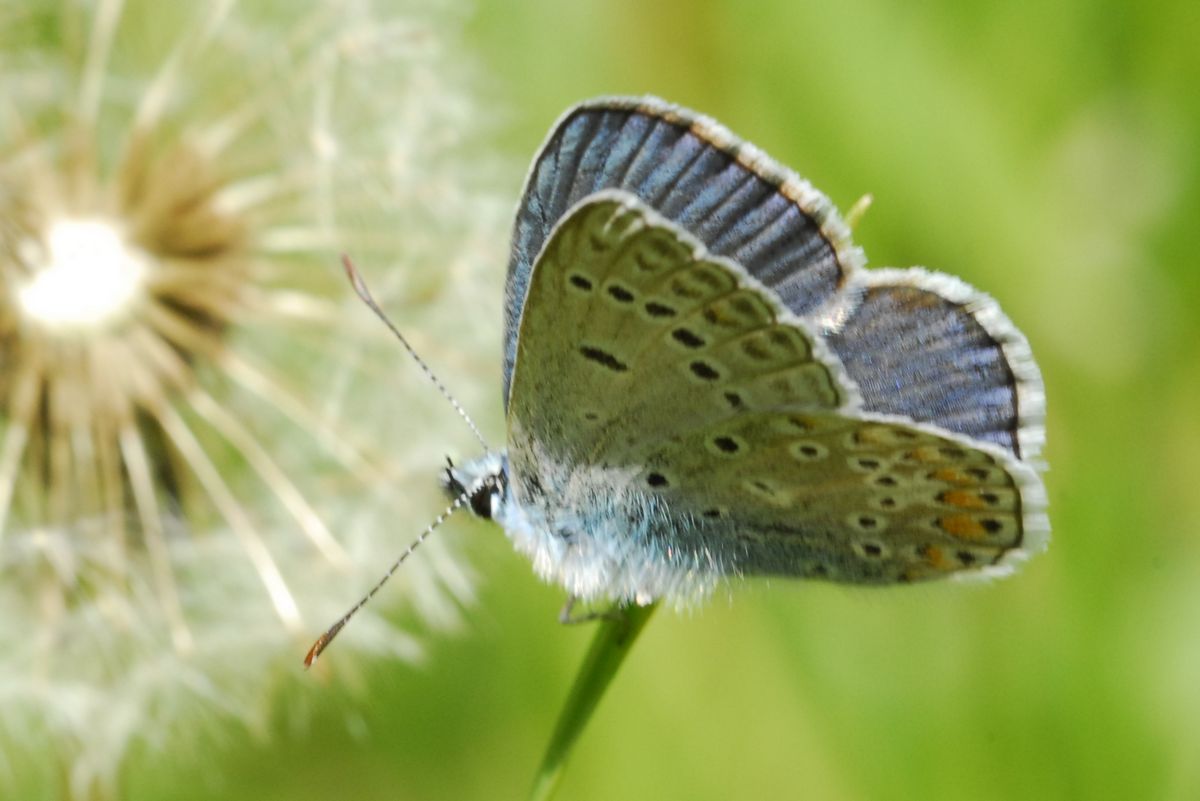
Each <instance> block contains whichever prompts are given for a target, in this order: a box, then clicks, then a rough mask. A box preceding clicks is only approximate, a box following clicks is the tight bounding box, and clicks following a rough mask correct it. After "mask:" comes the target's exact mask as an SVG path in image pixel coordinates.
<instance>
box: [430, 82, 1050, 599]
mask: <svg viewBox="0 0 1200 801" xmlns="http://www.w3.org/2000/svg"><path fill="white" fill-rule="evenodd" d="M503 378H504V385H503V390H504V405H505V411H506V419H507V429H508V431H507V448H506V449H505V450H503V451H495V452H489V453H486V454H485V455H483V456H482V457H480V458H478V459H476V460H474V461H472V462H469V463H466V464H463V465H461V466H458V467H453V466H452V467H450V468H449V469H448V470H447V473H446V476H445V484H446V485H447V488H448V489H449V490H450V491H451V493H452V494H455V493H465V494H466V496H468V497H469V499H470V505H471V508H472V509H473V510H474V511H475V512H476V513H477V514H479V515H481V516H483V517H488V518H491V519H492V520H495V521H496V522H498V523H499V524H500V525H501V526H502V527H503V528H504V530H505V531H506V532H507V534H508V536H509V537H510V539H511V540H512V542H513V544H514V545H515V547H516V548H517V549H518V550H519V551H521V552H522V553H524V554H526V555H527V556H528V557H529V558H530V559H531V560H532V562H533V566H534V569H535V571H536V572H537V573H538V574H539V575H540V576H541V577H542V578H544V579H546V580H548V581H550V582H554V583H557V584H560V585H561V586H563V587H564V588H565V589H566V591H567V593H569V595H570V596H571V597H572V598H575V599H580V600H583V601H596V600H612V601H615V602H617V603H624V604H628V603H636V604H642V605H644V604H649V603H651V602H654V601H658V600H665V601H668V602H672V603H675V604H676V605H685V604H688V603H692V602H694V601H695V600H696V599H699V598H702V597H703V596H705V595H706V594H707V593H709V592H710V591H711V590H712V588H713V587H714V586H716V585H717V584H718V583H719V582H721V581H723V580H725V579H726V578H728V577H731V576H753V575H774V576H789V577H797V578H810V579H826V580H830V581H837V582H846V583H853V584H896V583H906V582H915V581H922V580H926V579H934V578H939V577H943V576H960V575H980V574H983V575H998V574H1004V573H1007V572H1009V571H1010V570H1011V569H1012V567H1013V566H1014V565H1015V564H1016V563H1018V562H1019V561H1021V560H1022V559H1024V558H1026V557H1027V556H1028V555H1029V554H1031V553H1034V552H1036V551H1038V550H1039V549H1041V548H1043V547H1044V545H1045V543H1046V541H1047V538H1048V533H1049V522H1048V517H1047V515H1046V500H1045V492H1044V489H1043V484H1042V481H1041V478H1040V475H1039V471H1040V467H1041V465H1040V462H1039V461H1038V452H1039V450H1040V448H1041V446H1042V444H1043V440H1044V428H1043V420H1044V408H1045V402H1044V391H1043V384H1042V380H1041V376H1040V373H1039V371H1038V368H1037V365H1036V363H1035V361H1034V359H1033V356H1032V353H1031V351H1030V348H1029V344H1028V342H1027V340H1026V339H1025V337H1024V336H1023V335H1022V334H1021V333H1020V332H1019V331H1018V330H1017V328H1016V327H1015V326H1014V325H1013V324H1012V323H1011V322H1010V321H1009V320H1008V318H1007V317H1006V316H1005V315H1004V314H1003V313H1002V312H1001V311H1000V308H999V306H998V305H997V304H996V303H995V302H994V301H993V300H992V299H991V298H989V297H988V296H987V295H985V294H983V293H981V292H979V291H978V290H976V289H974V288H972V287H970V286H968V285H967V284H965V283H963V282H962V281H960V280H959V279H957V278H954V277H952V276H949V275H944V274H941V273H934V272H928V271H926V270H923V269H919V268H911V269H905V270H896V269H873V270H869V271H868V270H866V269H865V268H864V257H863V254H862V251H861V250H860V249H859V248H857V247H855V246H854V245H853V244H852V243H851V240H850V234H849V231H848V229H847V227H846V225H845V224H844V222H843V221H842V220H841V219H840V218H839V217H838V215H837V212H836V211H835V210H834V208H833V205H832V204H831V203H830V201H829V200H828V199H827V198H826V197H825V196H824V195H822V194H821V193H820V192H818V191H817V190H816V189H814V188H813V187H812V186H811V185H810V184H809V183H808V182H807V181H805V180H803V179H801V178H799V177H798V176H797V175H796V174H795V173H793V172H791V171H790V170H788V169H786V168H784V167H782V166H780V165H779V164H777V163H776V162H774V161H773V160H772V159H770V158H769V157H768V156H767V155H765V154H764V153H763V152H762V151H760V150H758V149H757V148H756V147H754V146H753V145H751V144H749V143H746V142H743V141H741V140H740V139H738V138H737V137H736V136H734V135H733V134H732V133H730V132H729V131H728V130H727V129H725V128H724V127H722V126H721V125H720V124H718V123H717V122H715V121H713V120H711V119H709V118H707V117H704V116H701V115H698V114H696V113H694V112H692V111H689V110H687V109H684V108H681V107H679V106H676V105H672V104H670V103H667V102H664V101H662V100H659V99H656V98H652V97H644V98H600V99H596V100H591V101H587V102H584V103H582V104H580V105H578V106H576V107H574V108H572V109H570V110H569V111H567V112H566V114H565V115H564V116H563V117H562V118H561V119H560V120H559V121H558V123H557V124H556V125H555V126H554V128H553V129H552V131H551V132H550V135H549V137H548V139H547V140H546V142H545V144H544V145H543V146H542V148H541V150H540V152H539V153H538V154H537V156H536V158H535V159H534V162H533V165H532V168H531V170H530V172H529V175H528V178H527V180H526V183H525V188H524V192H523V195H522V198H521V201H520V205H519V207H518V209H517V213H516V220H515V224H514V229H513V241H512V255H511V260H510V262H509V265H508V274H507V283H506V289H505V331H504V371H503Z"/></svg>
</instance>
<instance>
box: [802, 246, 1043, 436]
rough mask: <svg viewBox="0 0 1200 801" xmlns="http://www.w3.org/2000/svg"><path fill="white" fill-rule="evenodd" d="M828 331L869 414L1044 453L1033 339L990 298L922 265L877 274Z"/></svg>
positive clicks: (866, 277)
mask: <svg viewBox="0 0 1200 801" xmlns="http://www.w3.org/2000/svg"><path fill="white" fill-rule="evenodd" d="M856 282H857V283H859V284H861V285H862V293H861V302H860V303H859V305H858V306H856V307H855V309H854V310H853V311H852V312H851V313H850V314H849V315H848V316H847V318H846V319H845V320H844V321H843V322H841V324H840V325H838V327H837V328H836V329H835V330H833V331H829V332H827V334H826V341H827V342H828V343H829V346H830V348H832V350H833V351H834V353H836V354H837V355H838V358H839V359H841V361H842V364H843V365H844V366H845V368H846V370H847V372H849V374H850V377H851V378H852V379H854V381H855V382H856V383H857V384H858V387H859V390H860V392H861V393H862V398H863V408H865V409H867V410H868V411H873V412H881V413H885V414H893V415H902V416H904V417H908V418H911V419H913V420H916V421H917V422H921V423H932V424H934V425H937V426H940V427H942V428H945V429H946V430H948V431H953V432H955V433H959V434H965V435H967V436H970V437H974V438H975V439H979V440H983V441H985V442H991V443H994V444H997V445H1000V446H1001V447H1003V448H1004V449H1005V450H1007V451H1008V452H1009V453H1011V454H1013V455H1014V456H1016V457H1017V458H1019V459H1024V460H1028V459H1036V457H1037V456H1038V452H1039V451H1040V449H1041V446H1042V443H1043V441H1044V439H1045V429H1044V420H1045V390H1044V388H1043V384H1042V378H1041V374H1040V373H1039V371H1038V368H1037V365H1036V363H1035V362H1034V360H1033V355H1032V353H1031V351H1030V348H1029V343H1028V342H1027V341H1026V339H1025V337H1024V336H1023V335H1022V334H1021V332H1020V331H1018V330H1017V328H1016V326H1014V325H1013V324H1012V322H1010V321H1009V319H1008V318H1007V317H1006V316H1005V315H1004V313H1003V312H1001V311H1000V307H999V306H998V305H997V304H996V302H995V301H994V300H992V298H990V297H989V296H987V295H985V294H984V293H982V292H980V291H979V290H977V289H975V288H973V287H971V286H970V285H968V284H966V283H964V282H962V281H960V280H959V279H957V278H954V277H953V276H949V275H944V274H940V273H931V272H928V271H926V270H922V269H920V268H910V269H907V270H894V269H887V270H882V269H881V270H869V271H863V273H861V274H860V276H858V278H856Z"/></svg>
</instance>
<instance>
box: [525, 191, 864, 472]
mask: <svg viewBox="0 0 1200 801" xmlns="http://www.w3.org/2000/svg"><path fill="white" fill-rule="evenodd" d="M529 298H530V300H536V304H527V306H526V311H525V314H524V315H523V317H522V320H521V336H520V340H519V350H518V358H517V363H518V365H519V367H518V369H517V370H516V371H514V383H513V392H512V398H511V404H512V405H511V406H510V416H511V417H513V418H515V419H519V420H523V421H524V422H526V423H527V424H528V423H531V422H535V421H536V424H537V425H538V427H539V428H540V429H541V430H540V432H538V437H539V441H540V444H541V445H542V446H543V447H547V448H550V449H551V450H552V451H553V452H555V453H558V454H561V455H564V456H567V455H570V456H572V457H574V458H577V459H581V460H582V459H586V460H587V462H588V463H590V464H596V463H610V464H612V463H618V462H620V463H627V462H629V461H630V460H631V459H635V458H636V457H637V456H639V455H641V454H644V453H645V447H646V443H647V442H648V441H650V440H652V439H663V438H669V437H670V436H672V435H673V434H674V433H675V432H680V431H686V430H689V429H690V428H692V427H695V426H697V425H703V424H705V423H706V422H708V421H711V420H714V419H723V418H725V417H728V416H730V415H735V414H739V413H742V412H745V411H750V410H753V409H766V408H775V407H779V406H787V407H796V408H813V409H818V408H820V409H832V408H837V407H838V406H839V405H841V404H843V403H845V402H846V401H847V399H848V398H850V397H851V396H852V394H853V389H852V387H851V386H850V385H849V384H848V383H847V382H846V380H845V378H844V371H842V370H841V368H840V366H838V365H837V364H836V361H835V360H831V359H829V358H828V357H827V356H826V357H825V358H824V359H823V358H821V354H820V353H819V351H820V346H819V345H818V344H817V343H816V338H815V337H814V336H813V335H812V334H810V333H809V332H808V331H806V330H804V329H803V328H802V327H801V326H800V324H799V323H797V322H795V321H794V320H793V321H792V322H787V323H785V322H782V321H781V320H780V315H781V314H784V315H786V311H785V310H781V309H780V307H779V304H778V303H777V302H776V301H774V300H773V299H772V298H771V297H770V295H768V294H767V293H765V292H764V291H762V290H761V289H760V288H758V287H755V286H753V285H752V279H750V278H749V276H748V275H747V274H746V273H745V271H744V270H742V269H741V268H739V267H738V266H737V265H736V264H734V263H732V262H729V261H727V260H724V259H719V258H716V257H713V256H711V255H709V254H707V253H706V251H705V250H704V249H703V248H702V247H701V246H700V245H699V244H698V243H697V242H696V241H695V240H694V239H692V238H691V237H690V236H688V235H687V234H686V232H684V231H682V229H680V228H678V227H677V226H675V225H673V224H671V223H670V222H669V221H666V220H664V219H662V218H661V217H659V216H658V215H656V214H654V213H653V212H652V211H650V210H649V209H647V208H646V207H645V206H643V205H642V204H640V203H639V202H637V201H636V200H635V199H634V198H632V197H630V196H627V195H623V194H621V193H614V192H611V191H610V192H606V193H601V194H598V195H595V196H593V198H592V199H590V200H589V201H587V202H584V203H582V204H580V205H579V206H577V207H576V208H575V210H574V211H572V212H571V213H570V214H568V216H567V217H566V218H565V219H564V221H563V222H562V224H561V225H560V226H559V228H558V229H556V231H555V233H554V234H553V235H552V237H551V238H550V240H549V242H548V243H547V245H546V247H545V249H544V250H543V252H542V254H541V256H540V257H539V260H538V262H537V265H536V267H535V269H534V271H533V275H532V277H531V283H530V288H529ZM530 404H536V406H537V408H536V410H534V409H529V408H528V406H529V405H530Z"/></svg>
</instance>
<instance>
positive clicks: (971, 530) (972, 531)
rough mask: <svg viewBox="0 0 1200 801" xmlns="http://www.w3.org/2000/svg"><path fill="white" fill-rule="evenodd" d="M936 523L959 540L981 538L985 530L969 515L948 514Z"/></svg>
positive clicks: (983, 536) (984, 534)
mask: <svg viewBox="0 0 1200 801" xmlns="http://www.w3.org/2000/svg"><path fill="white" fill-rule="evenodd" d="M938 525H939V526H941V528H942V530H943V531H945V532H946V533H947V534H949V535H950V536H952V537H957V538H958V539H960V540H982V539H986V538H987V531H986V530H985V529H984V528H983V526H982V525H980V523H979V521H978V520H976V519H975V518H973V517H971V516H970V515H948V516H946V517H943V518H940V519H939V520H938Z"/></svg>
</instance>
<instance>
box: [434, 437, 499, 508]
mask: <svg viewBox="0 0 1200 801" xmlns="http://www.w3.org/2000/svg"><path fill="white" fill-rule="evenodd" d="M507 481H508V459H507V457H505V455H504V454H503V453H499V452H496V451H488V452H487V453H485V454H484V455H483V456H480V457H479V458H477V459H472V460H471V461H469V462H466V463H465V464H461V465H455V464H454V463H453V462H451V461H450V460H449V459H447V460H446V470H445V471H444V472H443V473H442V488H443V489H444V490H445V491H446V494H447V495H449V496H450V497H451V498H458V497H460V496H462V495H466V496H467V500H468V503H469V504H470V506H471V511H472V512H474V513H475V514H476V516H478V517H482V518H483V519H484V520H491V519H492V518H493V517H494V516H495V513H496V510H497V509H498V508H499V505H500V503H501V502H502V500H503V498H504V491H505V486H506V484H507Z"/></svg>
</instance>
